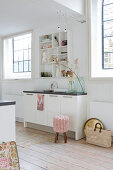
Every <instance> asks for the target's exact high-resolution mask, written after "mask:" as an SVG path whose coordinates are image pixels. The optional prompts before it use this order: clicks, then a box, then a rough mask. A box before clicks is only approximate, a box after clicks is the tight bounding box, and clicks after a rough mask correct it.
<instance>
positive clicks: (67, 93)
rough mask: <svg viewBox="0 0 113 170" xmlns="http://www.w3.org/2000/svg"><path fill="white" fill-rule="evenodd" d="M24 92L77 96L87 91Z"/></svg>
mask: <svg viewBox="0 0 113 170" xmlns="http://www.w3.org/2000/svg"><path fill="white" fill-rule="evenodd" d="M23 92H24V93H41V94H56V95H71V96H79V95H87V93H80V92H78V93H75V92H74V93H69V92H51V91H23Z"/></svg>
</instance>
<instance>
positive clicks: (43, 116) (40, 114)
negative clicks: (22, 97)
mask: <svg viewBox="0 0 113 170" xmlns="http://www.w3.org/2000/svg"><path fill="white" fill-rule="evenodd" d="M43 95H44V109H43V110H42V111H41V110H37V107H36V123H37V124H40V125H46V126H47V125H48V124H47V95H45V94H43ZM37 98H38V94H37V96H36V101H37Z"/></svg>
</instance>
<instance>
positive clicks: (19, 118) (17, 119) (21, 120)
mask: <svg viewBox="0 0 113 170" xmlns="http://www.w3.org/2000/svg"><path fill="white" fill-rule="evenodd" d="M16 121H17V122H22V123H23V122H24V118H21V117H16Z"/></svg>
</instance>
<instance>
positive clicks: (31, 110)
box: [24, 93, 37, 126]
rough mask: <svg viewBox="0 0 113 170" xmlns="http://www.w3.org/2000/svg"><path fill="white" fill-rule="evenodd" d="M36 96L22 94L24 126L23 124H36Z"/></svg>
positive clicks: (33, 94)
mask: <svg viewBox="0 0 113 170" xmlns="http://www.w3.org/2000/svg"><path fill="white" fill-rule="evenodd" d="M36 105H37V101H36V94H35V93H24V126H26V123H25V122H31V123H36Z"/></svg>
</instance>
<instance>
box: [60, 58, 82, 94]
mask: <svg viewBox="0 0 113 170" xmlns="http://www.w3.org/2000/svg"><path fill="white" fill-rule="evenodd" d="M60 65H62V66H64V67H65V68H67V69H68V70H67V72H66V73H65V75H66V77H69V81H68V91H69V92H82V93H84V92H85V87H84V86H85V84H84V79H83V78H81V77H80V76H79V73H78V58H76V59H75V60H74V61H73V62H72V63H70V62H69V61H67V64H66V65H64V64H63V63H60ZM76 80H77V81H76Z"/></svg>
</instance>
